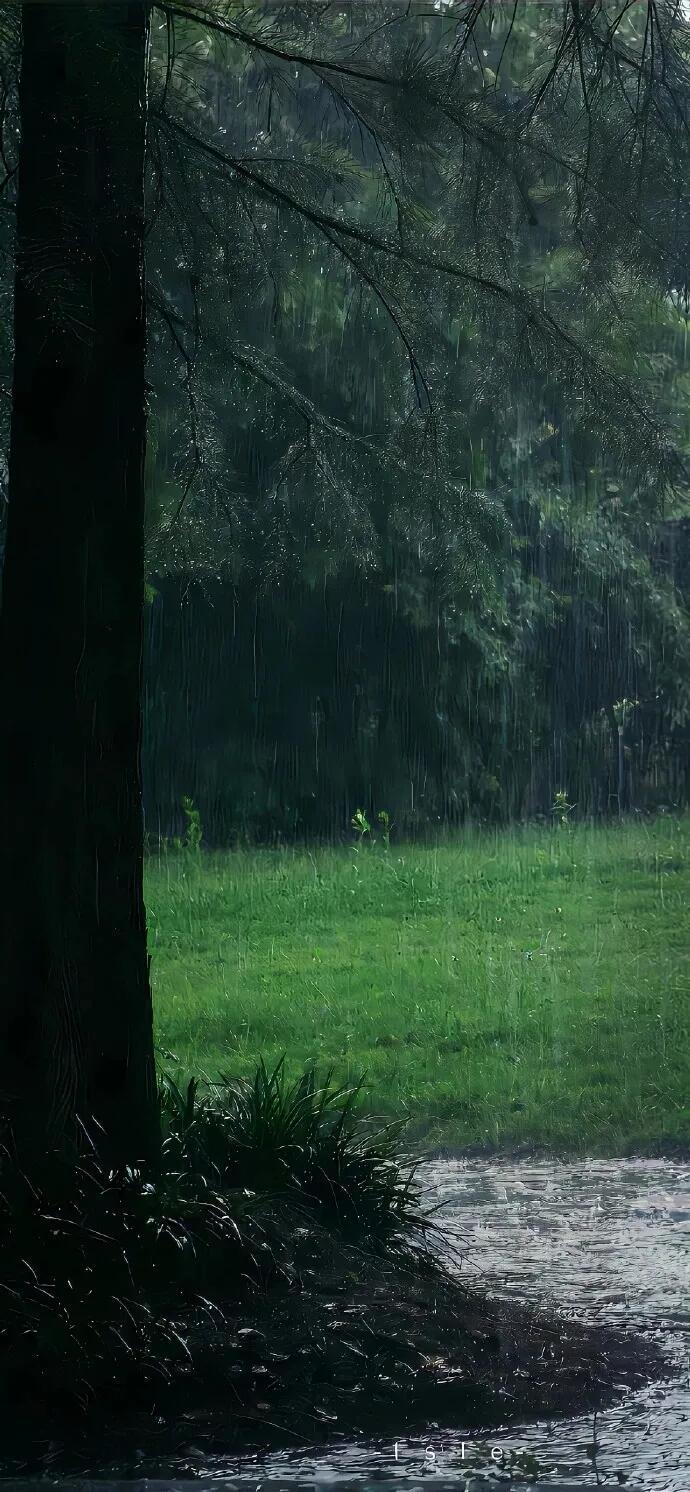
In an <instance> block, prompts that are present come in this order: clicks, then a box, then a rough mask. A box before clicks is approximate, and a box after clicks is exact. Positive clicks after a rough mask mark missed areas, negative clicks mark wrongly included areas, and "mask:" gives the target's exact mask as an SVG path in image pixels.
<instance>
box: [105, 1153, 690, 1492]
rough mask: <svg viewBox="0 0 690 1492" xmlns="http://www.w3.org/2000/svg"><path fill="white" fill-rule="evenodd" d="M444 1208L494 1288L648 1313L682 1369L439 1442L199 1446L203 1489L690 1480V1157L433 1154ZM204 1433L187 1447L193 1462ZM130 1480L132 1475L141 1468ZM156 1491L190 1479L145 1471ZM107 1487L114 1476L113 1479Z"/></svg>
mask: <svg viewBox="0 0 690 1492" xmlns="http://www.w3.org/2000/svg"><path fill="white" fill-rule="evenodd" d="M425 1171H426V1180H427V1185H428V1189H429V1194H430V1196H431V1198H432V1200H433V1201H438V1202H443V1203H444V1204H445V1205H444V1208H443V1211H442V1213H441V1217H446V1218H447V1219H448V1223H449V1225H452V1229H453V1231H454V1232H455V1233H457V1231H458V1230H459V1232H460V1234H461V1235H462V1240H463V1242H462V1255H463V1263H462V1271H463V1274H464V1276H465V1277H466V1278H467V1279H468V1280H470V1279H484V1280H487V1281H490V1283H491V1288H492V1290H493V1291H494V1292H495V1293H497V1294H505V1295H515V1296H518V1297H520V1298H523V1299H529V1300H531V1301H534V1302H540V1303H544V1304H548V1305H554V1304H555V1305H556V1306H557V1307H558V1308H559V1309H563V1308H564V1307H567V1308H568V1309H569V1310H572V1311H575V1312H577V1314H578V1315H579V1316H581V1317H583V1318H586V1319H588V1320H591V1321H594V1320H596V1321H598V1322H612V1323H616V1324H620V1323H625V1324H626V1325H627V1324H629V1325H632V1324H634V1323H638V1324H639V1326H640V1327H641V1328H642V1329H643V1330H645V1331H647V1332H650V1333H652V1334H653V1335H654V1336H655V1337H656V1338H657V1339H660V1340H662V1341H663V1342H664V1344H665V1347H666V1350H667V1351H668V1350H669V1349H670V1351H671V1352H672V1355H673V1357H674V1359H675V1361H676V1363H677V1375H676V1376H675V1377H674V1379H673V1380H672V1381H671V1382H668V1383H663V1384H656V1385H654V1386H652V1387H651V1388H648V1389H645V1390H644V1391H643V1392H641V1393H638V1394H633V1395H628V1396H627V1398H626V1399H625V1400H623V1401H621V1402H620V1403H619V1404H618V1405H616V1406H615V1407H614V1408H612V1409H608V1410H606V1411H605V1413H603V1414H600V1415H598V1416H597V1417H596V1421H595V1420H594V1418H593V1417H592V1416H591V1415H590V1416H588V1417H587V1418H578V1419H572V1420H568V1421H558V1422H555V1423H553V1424H547V1423H541V1424H538V1425H526V1426H522V1427H515V1426H511V1427H510V1429H506V1430H505V1431H502V1432H501V1431H498V1432H497V1431H493V1432H491V1434H489V1435H487V1436H484V1437H477V1436H472V1435H471V1434H469V1433H468V1434H466V1435H465V1437H464V1444H463V1437H462V1435H461V1434H459V1433H455V1432H454V1433H452V1434H448V1433H444V1427H443V1425H439V1426H438V1428H437V1429H436V1430H434V1431H433V1432H432V1433H431V1434H430V1436H429V1439H428V1441H427V1442H426V1443H422V1442H420V1441H415V1442H408V1441H406V1440H404V1439H401V1440H399V1441H398V1442H397V1444H396V1443H393V1442H391V1441H387V1442H385V1443H372V1442H368V1443H363V1442H359V1443H358V1444H357V1445H353V1446H351V1447H347V1446H345V1447H343V1446H342V1445H339V1446H338V1447H337V1449H334V1450H333V1451H332V1452H331V1453H329V1451H328V1450H327V1449H325V1450H324V1449H320V1450H319V1451H318V1453H314V1454H304V1453H302V1454H301V1455H295V1454H287V1453H286V1454H283V1455H272V1456H271V1457H267V1458H266V1459H265V1460H260V1459H252V1460H251V1461H244V1462H239V1461H237V1460H233V1461H227V1460H226V1461H220V1460H214V1461H210V1462H209V1461H205V1460H203V1459H202V1458H201V1457H200V1458H199V1464H198V1473H199V1480H197V1481H195V1483H194V1485H195V1487H196V1488H197V1489H199V1492H201V1488H202V1487H203V1486H204V1484H205V1483H208V1484H211V1483H212V1484H213V1486H214V1487H217V1486H218V1483H219V1481H221V1480H222V1481H225V1483H226V1488H227V1492H230V1489H231V1488H232V1487H233V1486H234V1485H237V1486H238V1487H242V1488H243V1489H245V1488H247V1487H248V1486H249V1485H251V1486H252V1487H255V1488H258V1487H259V1486H260V1485H262V1488H263V1492H269V1488H275V1489H276V1492H277V1489H278V1488H279V1487H281V1486H283V1487H288V1486H291V1487H294V1486H295V1485H296V1484H299V1485H301V1486H306V1485H308V1484H311V1485H312V1486H314V1485H317V1486H318V1485H320V1486H328V1485H330V1484H333V1483H335V1482H338V1483H339V1488H338V1492H345V1487H346V1486H348V1487H351V1488H352V1489H353V1492H354V1489H359V1492H364V1489H365V1488H366V1487H374V1486H376V1485H379V1484H380V1482H381V1481H382V1480H383V1481H386V1480H389V1479H391V1478H394V1479H395V1481H396V1489H397V1492H412V1489H413V1488H414V1489H417V1488H421V1487H424V1489H425V1492H429V1488H430V1486H431V1485H433V1487H435V1488H436V1489H437V1492H440V1489H441V1488H443V1489H444V1492H445V1488H447V1487H448V1488H450V1487H451V1486H452V1487H453V1488H456V1489H458V1492H462V1488H463V1485H464V1486H465V1487H466V1488H467V1492H472V1489H473V1488H478V1487H480V1486H481V1485H482V1484H486V1482H487V1480H488V1481H491V1482H494V1483H499V1484H500V1483H504V1484H506V1485H507V1484H512V1485H526V1484H530V1483H531V1484H534V1482H535V1479H536V1483H537V1485H539V1484H542V1485H547V1486H551V1487H554V1488H558V1489H559V1492H565V1489H567V1488H573V1489H575V1488H582V1487H596V1486H597V1485H604V1486H606V1485H608V1486H615V1487H617V1486H625V1487H626V1488H627V1489H628V1492H634V1489H636V1488H638V1487H639V1488H645V1489H646V1492H649V1489H658V1492H690V1377H689V1374H688V1354H689V1349H690V1166H684V1165H678V1164H675V1163H672V1162H670V1161H642V1160H629V1161H591V1162H587V1161H580V1162H576V1163H573V1164H568V1165H560V1164H555V1163H554V1162H551V1161H544V1162H539V1163H534V1164H533V1163H524V1162H521V1163H514V1162H501V1161H496V1162H493V1163H490V1162H486V1161H483V1160H482V1161H476V1162H475V1161H473V1162H460V1161H450V1162H449V1161H443V1162H435V1163H433V1164H431V1165H429V1166H428V1167H426V1168H425ZM193 1459H194V1449H193V1447H191V1448H190V1463H192V1464H193ZM129 1485H130V1487H131V1483H130V1484H129ZM145 1485H146V1486H147V1487H148V1488H151V1492H154V1489H156V1492H162V1488H163V1487H164V1486H165V1487H167V1488H173V1487H175V1486H177V1487H180V1486H181V1485H182V1484H181V1483H180V1482H177V1483H173V1482H167V1483H162V1482H158V1483H154V1482H148V1483H146V1484H145ZM100 1487H101V1488H103V1483H101V1484H100Z"/></svg>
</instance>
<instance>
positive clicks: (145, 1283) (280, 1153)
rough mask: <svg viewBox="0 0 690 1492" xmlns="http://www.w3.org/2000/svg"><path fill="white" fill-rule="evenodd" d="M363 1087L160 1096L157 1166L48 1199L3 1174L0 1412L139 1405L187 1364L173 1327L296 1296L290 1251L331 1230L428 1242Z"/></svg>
mask: <svg viewBox="0 0 690 1492" xmlns="http://www.w3.org/2000/svg"><path fill="white" fill-rule="evenodd" d="M358 1099H359V1085H357V1086H356V1087H355V1088H354V1089H344V1088H338V1087H334V1086H333V1084H332V1081H331V1078H330V1075H327V1076H326V1078H325V1079H324V1080H323V1081H321V1082H319V1080H318V1078H317V1075H316V1073H315V1071H314V1070H313V1069H310V1070H308V1071H306V1072H305V1073H303V1074H302V1076H301V1077H300V1078H299V1079H298V1080H297V1081H295V1082H292V1083H289V1082H288V1081H287V1080H286V1078H285V1070H284V1066H283V1063H282V1062H280V1063H278V1065H277V1066H276V1067H275V1068H274V1069H273V1070H270V1071H269V1069H268V1068H267V1067H266V1066H265V1065H264V1064H263V1062H262V1063H260V1065H259V1067H258V1069H257V1072H256V1075H255V1077H254V1078H253V1080H251V1081H250V1080H247V1079H239V1080H236V1081H233V1080H231V1079H230V1078H224V1079H221V1080H219V1081H218V1082H217V1083H216V1084H214V1085H213V1086H209V1087H203V1086H202V1085H200V1084H199V1083H198V1082H196V1081H195V1080H192V1081H190V1082H189V1084H188V1085H187V1086H186V1088H185V1089H184V1090H182V1089H180V1088H179V1087H177V1086H176V1084H175V1083H174V1082H173V1081H172V1079H170V1078H169V1077H164V1078H163V1079H162V1082H161V1088H160V1106H161V1124H162V1132H163V1144H162V1166H161V1169H160V1173H159V1174H157V1175H156V1176H155V1177H151V1176H146V1175H144V1174H141V1173H139V1172H136V1171H132V1172H128V1173H127V1174H126V1175H123V1176H119V1177H115V1176H113V1175H112V1174H111V1175H108V1174H106V1173H105V1172H104V1171H103V1170H102V1168H101V1167H100V1166H99V1164H98V1162H97V1160H96V1158H95V1156H93V1155H92V1156H90V1157H87V1158H85V1159H84V1160H83V1162H82V1163H81V1164H80V1166H79V1167H78V1168H77V1169H76V1171H75V1170H74V1169H72V1168H70V1170H69V1174H68V1175H67V1172H65V1174H64V1176H63V1177H62V1180H63V1181H65V1182H66V1181H67V1179H68V1181H69V1184H65V1185H60V1167H59V1163H58V1162H57V1161H56V1166H55V1169H54V1172H53V1186H52V1188H51V1193H50V1195H48V1194H46V1193H40V1192H38V1191H37V1190H36V1188H35V1186H33V1185H30V1184H29V1182H28V1181H24V1180H23V1179H22V1178H20V1177H17V1175H16V1173H15V1172H13V1170H12V1168H11V1165H10V1162H9V1159H8V1158H7V1157H6V1158H5V1164H4V1166H3V1167H2V1168H1V1172H0V1175H1V1179H2V1188H1V1191H0V1228H1V1229H2V1237H3V1248H2V1258H1V1262H0V1342H1V1343H2V1348H3V1350H2V1352H1V1353H0V1394H1V1396H2V1400H3V1402H4V1405H5V1407H6V1408H7V1406H8V1405H10V1406H11V1405H12V1404H13V1403H17V1404H23V1405H26V1404H27V1403H36V1404H37V1405H38V1406H42V1405H45V1404H50V1407H51V1410H55V1409H56V1408H57V1409H58V1410H61V1411H63V1412H64V1411H66V1410H70V1409H71V1410H73V1409H77V1410H84V1409H86V1408H87V1407H88V1406H89V1405H91V1404H92V1403H93V1401H94V1399H95V1398H97V1397H98V1396H99V1395H101V1394H103V1393H104V1392H106V1391H107V1392H108V1393H110V1394H113V1393H114V1394H115V1396H116V1397H117V1396H118V1395H119V1396H123V1395H124V1396H125V1398H126V1399H128V1400H129V1399H131V1398H132V1396H134V1399H135V1400H136V1398H137V1396H142V1395H143V1397H144V1398H147V1397H148V1396H149V1395H150V1393H151V1391H152V1390H153V1391H155V1389H156V1385H158V1386H159V1387H160V1386H162V1385H164V1384H166V1383H169V1382H170V1381H171V1379H172V1378H174V1377H175V1375H176V1374H179V1373H184V1372H187V1371H189V1364H190V1361H191V1356H190V1351H189V1347H188V1342H187V1334H186V1324H187V1323H189V1322H192V1321H194V1322H197V1323H198V1320H199V1318H200V1316H201V1317H203V1316H204V1315H206V1316H208V1318H209V1319H210V1320H215V1319H216V1318H217V1316H218V1315H220V1314H221V1313H222V1311H223V1310H224V1309H225V1308H227V1306H228V1304H229V1305H230V1307H232V1304H233V1302H238V1301H240V1300H245V1301H246V1299H247V1298H248V1297H249V1298H251V1296H252V1295H253V1294H258V1293H261V1292H265V1290H266V1289H267V1288H268V1287H271V1288H275V1289H278V1290H279V1291H285V1290H287V1291H295V1290H299V1289H300V1288H302V1285H303V1281H302V1279H301V1276H300V1264H299V1246H298V1245H299V1241H300V1239H301V1238H302V1237H303V1236H305V1235H306V1234H308V1233H309V1232H310V1231H312V1232H313V1231H314V1230H316V1232H318V1231H319V1230H322V1229H324V1230H325V1229H327V1230H328V1232H329V1234H330V1236H331V1238H332V1237H333V1236H334V1235H335V1236H336V1237H342V1239H343V1240H344V1241H345V1240H351V1241H352V1240H353V1241H356V1243H357V1244H358V1245H359V1246H360V1247H362V1248H366V1249H368V1250H370V1251H373V1252H374V1253H375V1252H377V1251H378V1252H381V1251H383V1252H388V1253H391V1254H392V1253H395V1252H396V1251H397V1252H398V1254H400V1255H402V1254H405V1253H406V1252H409V1249H410V1245H411V1244H413V1243H417V1244H419V1243H421V1242H423V1240H424V1239H425V1237H426V1235H427V1232H428V1230H429V1228H430V1226H431V1221H430V1219H429V1218H428V1217H426V1216H425V1214H424V1212H423V1210H422V1208H421V1205H420V1200H419V1194H418V1191H417V1189H416V1186H415V1183H414V1175H413V1172H412V1171H411V1169H410V1167H409V1166H406V1165H405V1164H404V1162H403V1161H402V1160H401V1158H400V1152H399V1142H400V1126H398V1125H389V1126H387V1127H385V1128H384V1129H381V1130H378V1131H374V1130H372V1127H371V1125H370V1124H367V1123H365V1122H363V1121H362V1120H361V1119H360V1118H359V1114H358Z"/></svg>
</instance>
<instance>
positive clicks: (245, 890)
mask: <svg viewBox="0 0 690 1492" xmlns="http://www.w3.org/2000/svg"><path fill="white" fill-rule="evenodd" d="M689 895H690V819H687V818H685V819H681V820H678V819H672V818H670V817H668V818H667V817H664V818H659V819H657V820H654V821H640V822H635V823H623V824H614V825H611V826H606V827H601V826H589V825H573V826H567V827H560V826H558V827H554V828H553V829H542V830H540V829H533V828H529V829H516V830H512V831H507V832H500V833H497V834H492V833H484V834H474V833H473V834H467V835H465V834H460V835H458V836H457V837H456V838H454V839H453V840H452V841H450V840H449V841H447V842H444V843H441V844H439V845H438V846H437V847H434V848H428V847H412V846H398V845H395V844H392V845H391V848H390V850H386V849H385V847H384V846H383V845H380V844H379V845H368V844H366V843H365V844H363V845H362V846H361V847H360V848H359V849H355V848H351V849H346V848H344V849H333V850H329V849H314V850H313V851H305V850H296V851H291V850H285V851H282V850H278V851H274V850H263V851H261V850H259V851H234V852H228V853H225V854H214V855H208V856H207V855H205V854H204V853H203V852H201V853H200V854H199V853H196V854H195V853H184V852H183V853H168V854H164V855H162V856H160V857H152V858H151V859H150V860H149V861H148V866H147V904H148V913H149V944H150V950H151V953H152V955H153V980H154V995H155V1008H156V1019H157V1041H158V1044H159V1055H160V1060H161V1063H162V1065H163V1066H166V1067H167V1068H168V1069H169V1070H171V1071H173V1072H175V1073H177V1074H179V1075H180V1076H182V1075H183V1074H184V1073H188V1072H189V1073H191V1072H193V1073H196V1074H200V1075H208V1076H215V1075H216V1074H217V1073H218V1071H226V1072H230V1073H233V1074H237V1073H248V1072H251V1071H252V1069H253V1068H254V1067H255V1065H256V1062H257V1059H258V1058H259V1056H263V1057H264V1058H265V1059H266V1061H267V1062H271V1063H272V1062H273V1061H274V1060H277V1059H278V1058H279V1057H280V1056H281V1055H282V1054H283V1053H285V1054H286V1057H287V1064H288V1067H289V1069H290V1070H291V1071H292V1070H294V1071H297V1070H298V1069H300V1068H302V1067H303V1066H304V1064H305V1063H309V1062H311V1061H312V1060H315V1061H316V1062H318V1064H319V1065H320V1067H321V1068H322V1069H323V1068H324V1067H326V1066H330V1065H333V1067H334V1068H335V1070H336V1074H337V1075H338V1076H341V1077H343V1078H346V1079H349V1080H352V1079H355V1078H357V1077H359V1076H360V1074H362V1073H365V1074H366V1080H367V1104H368V1106H369V1107H370V1108H371V1109H372V1110H373V1111H375V1112H376V1113H379V1114H385V1115H392V1114H395V1115H398V1114H401V1113H409V1114H410V1116H411V1120H412V1124H413V1129H414V1130H416V1131H418V1132H419V1133H426V1134H427V1136H428V1137H429V1139H431V1140H434V1141H445V1142H447V1143H449V1144H452V1145H466V1144H477V1143H479V1144H482V1143H488V1144H491V1145H497V1146H512V1145H515V1144H521V1143H523V1142H532V1143H534V1144H538V1145H539V1144H543V1145H547V1146H550V1147H552V1148H554V1149H556V1150H569V1151H581V1152H582V1151H590V1152H591V1151H596V1152H599V1153H609V1154H620V1153H625V1152H630V1151H634V1150H653V1149H654V1148H655V1147H656V1145H657V1144H658V1143H662V1144H667V1143H669V1142H674V1141H680V1142H686V1143H688V1144H690V998H689V997H690V915H689V914H688V902H689Z"/></svg>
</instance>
